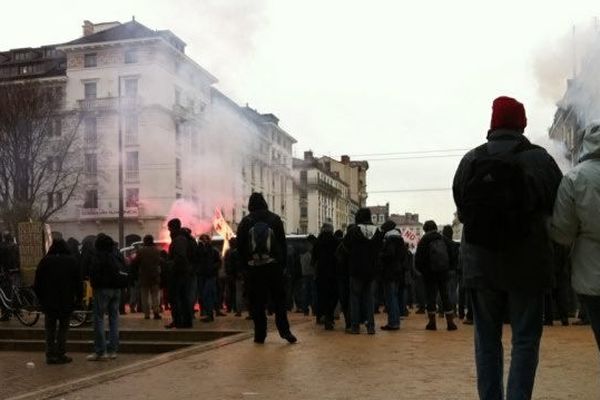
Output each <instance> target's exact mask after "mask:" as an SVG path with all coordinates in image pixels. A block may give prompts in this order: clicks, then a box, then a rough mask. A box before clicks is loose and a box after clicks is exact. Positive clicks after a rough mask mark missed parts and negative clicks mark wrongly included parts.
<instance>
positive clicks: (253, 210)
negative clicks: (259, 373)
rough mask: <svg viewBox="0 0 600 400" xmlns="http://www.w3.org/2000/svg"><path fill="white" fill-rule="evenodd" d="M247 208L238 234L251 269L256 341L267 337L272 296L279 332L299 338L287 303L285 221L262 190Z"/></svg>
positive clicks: (243, 256) (242, 254) (290, 338)
mask: <svg viewBox="0 0 600 400" xmlns="http://www.w3.org/2000/svg"><path fill="white" fill-rule="evenodd" d="M248 211H249V212H250V213H249V214H248V215H247V216H245V217H244V218H243V219H242V221H241V222H240V225H239V226H238V230H237V235H236V237H237V242H238V249H239V253H240V259H241V262H243V263H244V264H245V266H247V271H248V281H247V283H248V291H249V299H250V308H251V310H252V312H251V314H252V319H253V321H254V342H255V343H258V344H262V343H264V342H265V339H266V337H267V316H266V314H265V309H266V307H267V302H268V300H269V296H270V300H271V303H272V306H273V308H274V311H275V325H276V326H277V330H278V331H279V335H280V336H281V337H282V338H283V339H285V340H287V341H288V342H289V343H296V341H297V339H296V337H295V336H294V335H293V334H292V332H291V331H290V324H289V322H288V318H287V309H286V304H285V290H284V286H285V282H284V277H283V270H284V269H285V263H286V261H287V244H286V239H285V231H284V229H283V222H281V218H279V216H278V215H276V214H274V213H272V212H270V211H269V207H268V206H267V202H266V201H265V199H264V197H263V195H262V194H260V193H252V195H251V196H250V199H249V200H248Z"/></svg>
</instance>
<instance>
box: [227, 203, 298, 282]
mask: <svg viewBox="0 0 600 400" xmlns="http://www.w3.org/2000/svg"><path fill="white" fill-rule="evenodd" d="M248 210H249V211H250V214H248V215H247V216H245V217H244V218H243V219H242V221H241V222H240V225H239V226H238V229H237V234H236V238H237V245H238V250H239V252H240V259H241V262H242V263H244V265H248V262H249V261H250V259H251V254H250V251H251V250H250V234H249V232H250V229H251V228H252V226H254V224H255V223H256V222H258V221H261V222H264V223H266V224H267V225H269V226H270V227H271V229H272V230H273V236H274V243H271V252H272V255H273V258H274V259H275V263H276V264H278V265H279V266H280V267H281V270H282V271H283V270H284V269H285V267H286V262H287V243H286V239H285V230H284V228H283V222H281V218H279V216H278V215H277V214H274V213H272V212H270V211H269V209H268V206H267V203H266V201H265V199H264V198H263V197H262V195H260V194H258V193H253V194H252V196H250V201H249V202H248Z"/></svg>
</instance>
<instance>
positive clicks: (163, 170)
mask: <svg viewBox="0 0 600 400" xmlns="http://www.w3.org/2000/svg"><path fill="white" fill-rule="evenodd" d="M185 48H186V44H185V42H183V41H182V40H181V39H180V38H179V37H177V36H176V35H175V34H173V33H172V32H170V31H168V30H163V31H155V30H152V29H149V28H147V27H146V26H144V25H142V24H140V23H139V22H137V21H135V20H132V21H129V22H127V23H123V24H121V23H119V22H110V23H101V24H93V23H91V22H89V21H85V22H84V25H83V36H82V37H81V38H78V39H76V40H73V41H70V42H67V43H64V44H61V45H57V46H43V47H41V48H37V49H19V50H11V51H9V52H3V53H0V80H4V81H11V80H22V79H24V78H25V77H27V78H31V79H40V80H41V79H46V80H48V79H52V80H56V81H59V82H61V83H62V84H63V85H64V89H65V91H66V105H65V107H66V108H67V109H69V110H77V111H78V112H79V114H80V116H81V124H80V135H81V138H82V144H83V145H82V153H83V154H82V165H83V168H84V179H83V181H82V184H81V187H80V190H79V196H78V198H77V199H75V200H73V201H72V202H70V203H69V204H68V205H67V206H66V207H65V208H64V209H63V210H62V211H61V212H60V213H59V214H57V215H56V216H55V217H53V219H52V220H51V221H50V223H51V226H52V229H53V230H54V231H58V232H61V233H62V234H63V236H64V237H74V238H77V239H80V240H81V239H82V238H83V237H85V236H87V235H91V234H97V233H98V232H105V233H108V234H110V235H112V236H113V237H114V238H117V220H118V210H119V179H118V166H119V155H120V154H121V157H122V158H121V159H122V164H123V187H122V190H123V194H124V203H125V213H124V214H125V235H126V239H127V240H126V241H127V242H131V241H132V240H135V239H139V238H140V236H143V234H145V233H152V234H155V235H157V234H159V232H160V231H161V229H163V226H164V222H165V217H166V216H167V215H168V214H169V211H170V209H171V207H172V205H173V203H174V202H175V201H176V200H177V199H186V200H188V201H189V202H191V203H192V204H194V205H195V206H197V211H195V213H196V214H197V215H195V216H194V217H196V218H199V219H204V218H206V219H209V220H210V218H212V215H213V212H214V209H215V208H219V209H220V210H221V211H222V212H223V214H224V216H225V218H226V219H227V220H228V221H229V222H230V223H232V224H234V225H235V222H236V221H238V220H239V219H241V217H242V216H243V215H245V213H246V212H247V210H246V209H245V206H246V202H247V198H248V195H249V194H250V192H251V191H253V190H256V191H261V192H263V194H264V195H265V198H266V199H267V202H268V203H269V206H270V208H272V209H273V210H275V211H276V212H278V213H281V214H283V215H282V216H283V218H284V220H286V223H287V230H288V231H296V230H297V229H298V228H297V227H296V226H294V225H293V223H292V221H294V219H293V218H292V215H293V209H292V207H289V201H288V199H290V198H291V197H292V193H293V184H292V146H293V144H294V143H295V142H296V141H295V139H294V138H293V137H292V136H290V135H289V134H288V133H286V132H285V131H284V130H282V129H281V128H280V127H279V124H278V122H279V121H278V119H277V117H275V116H274V115H272V114H260V113H258V112H257V111H255V110H252V109H250V108H248V107H240V106H238V105H237V104H235V103H234V102H233V101H231V100H230V99H229V98H227V96H225V95H224V94H223V93H221V92H219V91H218V90H216V89H215V88H214V87H213V85H214V84H215V83H216V82H217V79H216V77H214V76H213V75H211V74H210V72H208V71H206V70H205V69H204V68H202V67H201V66H200V65H198V64H197V63H196V62H195V61H194V60H192V59H191V58H190V57H188V56H187V55H186V53H185ZM57 127H60V122H57ZM119 137H121V138H122V145H121V146H119ZM120 149H121V152H120V151H119V150H120ZM234 228H235V226H234Z"/></svg>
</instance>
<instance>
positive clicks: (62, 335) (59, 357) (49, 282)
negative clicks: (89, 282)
mask: <svg viewBox="0 0 600 400" xmlns="http://www.w3.org/2000/svg"><path fill="white" fill-rule="evenodd" d="M33 288H34V290H35V294H36V295H37V297H38V300H39V301H40V305H41V306H42V311H43V312H44V314H45V318H44V324H45V329H46V363H47V364H67V363H70V362H71V361H73V359H72V358H71V357H68V356H67V355H65V352H66V342H67V332H68V330H69V320H70V319H71V313H72V312H73V310H74V309H75V306H76V305H77V304H80V303H81V299H82V295H83V281H82V279H81V271H80V269H79V264H78V263H77V260H76V259H75V257H73V256H72V255H71V252H70V251H69V247H68V245H67V243H66V242H65V241H64V240H62V239H59V240H55V241H53V243H52V246H50V249H49V250H48V254H46V256H45V257H44V258H42V260H41V261H40V263H39V264H38V266H37V269H36V271H35V281H34V284H33ZM57 328H58V330H57Z"/></svg>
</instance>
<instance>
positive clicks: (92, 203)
mask: <svg viewBox="0 0 600 400" xmlns="http://www.w3.org/2000/svg"><path fill="white" fill-rule="evenodd" d="M83 208H98V191H97V190H96V189H94V190H86V191H85V200H84V201H83Z"/></svg>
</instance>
